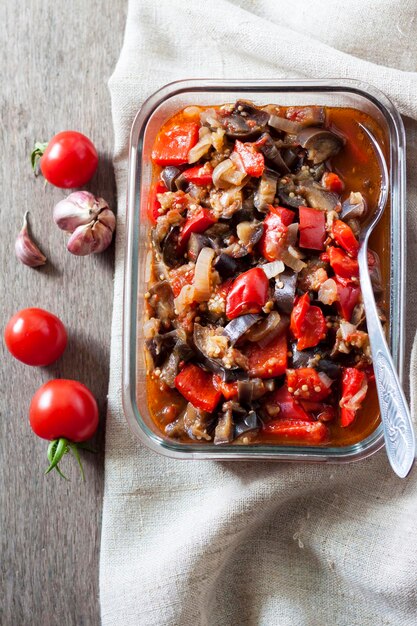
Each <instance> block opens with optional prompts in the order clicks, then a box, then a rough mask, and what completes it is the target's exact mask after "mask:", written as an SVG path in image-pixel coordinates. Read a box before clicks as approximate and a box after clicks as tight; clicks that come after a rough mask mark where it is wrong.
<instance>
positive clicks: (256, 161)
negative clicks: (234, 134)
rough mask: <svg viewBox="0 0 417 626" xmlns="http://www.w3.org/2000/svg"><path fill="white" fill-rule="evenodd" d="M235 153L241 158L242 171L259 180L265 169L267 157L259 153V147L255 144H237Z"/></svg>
mask: <svg viewBox="0 0 417 626" xmlns="http://www.w3.org/2000/svg"><path fill="white" fill-rule="evenodd" d="M234 152H235V153H236V154H237V155H238V156H239V158H240V160H241V163H242V169H243V171H244V172H246V174H248V176H254V177H255V178H259V176H262V174H263V171H264V169H265V157H264V155H263V154H262V152H258V151H257V146H256V145H255V144H253V143H242V142H241V141H239V140H236V142H235V148H234Z"/></svg>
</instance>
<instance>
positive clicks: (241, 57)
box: [100, 0, 417, 626]
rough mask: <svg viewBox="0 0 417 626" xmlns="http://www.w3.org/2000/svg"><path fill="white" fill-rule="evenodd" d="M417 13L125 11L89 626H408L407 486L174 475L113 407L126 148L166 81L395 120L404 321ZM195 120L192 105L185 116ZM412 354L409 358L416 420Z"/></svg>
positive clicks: (306, 7)
mask: <svg viewBox="0 0 417 626" xmlns="http://www.w3.org/2000/svg"><path fill="white" fill-rule="evenodd" d="M416 35H417V8H416V6H415V3H414V2H411V1H403V2H399V0H394V1H391V0H363V1H361V0H344V1H343V2H342V1H340V0H335V1H334V2H332V3H329V2H326V0H312V1H310V2H300V3H297V4H294V3H291V2H289V1H288V0H282V1H281V2H275V1H274V0H260V1H259V2H253V1H251V0H240V1H238V0H236V1H234V2H231V1H230V2H228V1H226V0H216V1H213V2H207V3H196V2H193V1H192V0H181V1H180V0H158V2H153V1H151V0H142V1H139V0H131V1H130V3H129V11H128V18H127V24H126V32H125V39H124V44H123V49H122V52H121V55H120V58H119V61H118V63H117V67H116V69H115V72H114V74H113V76H112V78H111V79H110V92H111V98H112V112H113V123H114V130H115V154H114V164H115V172H116V180H117V188H118V229H117V236H116V273H115V291H114V311H113V324H112V338H111V367H110V371H111V374H110V386H109V401H108V416H107V430H106V459H105V492H104V509H103V530H102V544H101V561H100V600H101V611H102V623H103V625H104V626H116V625H117V626H119V625H120V624H123V625H124V626H131V625H132V626H133V625H138V624H140V625H142V624H143V625H145V626H197V625H199V626H200V625H201V626H228V625H230V626H232V625H233V626H234V625H235V624H239V625H242V626H243V625H251V626H252V625H262V626H271V625H272V626H273V625H277V626H293V625H294V624H297V626H298V625H300V626H310V625H311V626H315V625H318V624H337V626H354V625H358V626H368V625H369V626H378V625H379V624H381V625H382V624H384V625H385V624H393V625H395V626H397V625H399V626H401V625H405V626H411V625H413V624H415V620H416V617H415V616H416V614H417V598H416V591H417V589H416V580H417V578H416V572H417V539H416V537H417V534H416V520H417V486H416V478H415V475H414V474H412V475H411V476H410V477H409V478H408V479H407V480H405V481H401V480H400V479H398V478H396V477H395V476H394V475H393V474H392V472H391V470H390V468H389V466H388V462H387V460H386V457H385V453H384V451H381V452H380V453H378V454H376V455H375V456H373V457H372V458H369V459H366V460H364V461H362V462H359V463H354V464H350V465H327V464H324V463H323V464H316V465H306V464H288V463H285V464H279V463H265V462H262V463H246V462H245V463H242V462H235V463H230V462H229V463H226V462H197V461H177V460H172V459H168V458H164V457H162V456H159V455H156V454H155V453H153V452H151V451H149V450H148V449H147V448H145V447H144V446H142V445H140V444H139V443H138V442H137V441H136V440H135V439H134V436H133V435H132V433H131V432H130V431H129V429H128V427H127V425H126V422H125V418H124V415H123V408H122V400H121V363H122V356H121V349H122V343H121V342H122V320H121V318H122V289H123V260H124V235H125V232H124V231H125V205H126V183H127V156H128V139H129V132H130V128H131V124H132V122H133V118H134V116H135V114H136V113H137V110H138V109H139V108H140V106H141V103H142V102H143V101H144V99H146V98H147V97H148V96H149V95H150V94H151V93H153V92H154V91H155V90H156V89H157V88H159V87H161V86H162V85H164V84H166V83H168V82H171V81H172V80H178V79H181V78H191V77H199V78H201V77H203V78H204V77H207V78H209V77H210V78H216V77H229V78H240V79H244V78H288V77H306V78H324V77H335V78H336V77H337V78H339V77H340V78H356V79H358V80H364V81H366V82H368V83H370V84H372V85H375V86H376V87H378V88H379V89H381V90H382V91H384V92H385V93H386V94H387V95H388V97H390V98H391V99H392V101H393V102H394V103H395V104H396V106H397V107H398V108H399V110H400V112H401V113H402V114H403V115H404V116H407V118H406V119H405V122H406V131H407V141H408V151H407V157H408V176H409V181H410V185H409V189H408V203H407V220H408V221H407V231H408V233H407V234H408V250H409V252H408V263H409V267H410V268H411V271H410V272H409V275H408V278H407V289H408V294H409V295H408V298H407V306H408V311H409V313H408V316H407V335H406V337H407V338H406V351H405V353H406V359H407V361H408V360H409V358H410V353H411V346H412V340H413V334H414V329H415V310H416V305H417V298H416V296H415V295H414V294H415V293H417V276H414V274H415V273H414V272H413V270H412V268H413V266H414V264H415V263H416V262H417V248H416V244H417V214H416V211H417V201H416V192H415V190H414V184H413V181H415V180H417V171H416V170H417V167H416V164H417V148H416V146H417V122H416V120H417V73H416V72H415V71H414V70H415V69H416V61H415V59H417V37H416ZM191 104H192V103H191ZM416 377H417V349H416V348H414V349H413V351H412V359H411V368H410V390H411V397H412V407H413V411H414V409H415V408H417V407H416V405H415V399H414V388H415V381H416Z"/></svg>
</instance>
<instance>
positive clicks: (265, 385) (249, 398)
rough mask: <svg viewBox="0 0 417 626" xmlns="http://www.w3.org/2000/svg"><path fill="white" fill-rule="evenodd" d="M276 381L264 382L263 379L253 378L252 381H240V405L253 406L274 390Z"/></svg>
mask: <svg viewBox="0 0 417 626" xmlns="http://www.w3.org/2000/svg"><path fill="white" fill-rule="evenodd" d="M274 387H275V382H274V380H272V379H271V380H262V379H261V378H251V379H250V380H239V381H238V401H239V402H240V404H245V405H251V404H252V402H254V401H255V400H258V399H259V398H261V397H262V396H263V395H265V394H266V393H270V392H271V391H273V390H274Z"/></svg>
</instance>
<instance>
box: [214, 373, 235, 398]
mask: <svg viewBox="0 0 417 626" xmlns="http://www.w3.org/2000/svg"><path fill="white" fill-rule="evenodd" d="M213 384H214V386H215V387H216V389H218V390H219V391H221V392H222V394H223V397H224V398H225V399H226V400H231V399H232V398H235V397H236V396H237V394H238V383H237V381H235V382H232V383H226V382H224V380H222V379H221V378H220V376H218V375H217V374H214V376H213Z"/></svg>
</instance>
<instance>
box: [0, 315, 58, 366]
mask: <svg viewBox="0 0 417 626" xmlns="http://www.w3.org/2000/svg"><path fill="white" fill-rule="evenodd" d="M4 340H5V342H6V346H7V348H8V350H9V352H10V353H11V354H12V355H13V356H14V357H15V358H16V359H18V360H19V361H22V363H26V365H41V366H42V365H49V364H50V363H53V362H54V361H56V360H57V359H59V357H60V356H61V354H62V353H63V352H64V350H65V347H66V345H67V332H66V330H65V326H64V324H63V323H62V322H61V320H60V319H59V318H58V317H57V316H56V315H53V313H49V312H48V311H44V310H43V309H37V308H30V309H23V310H22V311H19V312H18V313H16V314H15V315H13V317H12V318H11V319H10V320H9V322H8V324H7V326H6V328H5V331H4Z"/></svg>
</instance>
